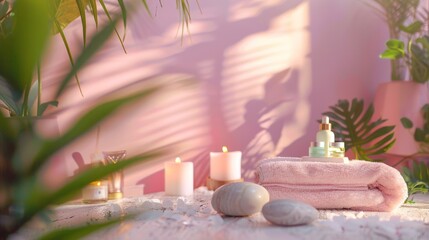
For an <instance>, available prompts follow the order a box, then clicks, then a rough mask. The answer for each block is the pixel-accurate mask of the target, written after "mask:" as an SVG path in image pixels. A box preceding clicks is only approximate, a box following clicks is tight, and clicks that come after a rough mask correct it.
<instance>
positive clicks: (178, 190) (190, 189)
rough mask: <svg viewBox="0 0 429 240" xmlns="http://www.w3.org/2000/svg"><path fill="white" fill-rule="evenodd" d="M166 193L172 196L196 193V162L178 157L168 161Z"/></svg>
mask: <svg viewBox="0 0 429 240" xmlns="http://www.w3.org/2000/svg"><path fill="white" fill-rule="evenodd" d="M164 168H165V178H164V179H165V194H167V195H172V196H189V195H192V194H193V193H194V164H193V163H192V162H182V161H181V160H180V158H176V161H175V162H166V163H165V164H164Z"/></svg>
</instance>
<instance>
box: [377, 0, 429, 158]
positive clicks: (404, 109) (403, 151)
mask: <svg viewBox="0 0 429 240" xmlns="http://www.w3.org/2000/svg"><path fill="white" fill-rule="evenodd" d="M374 3H375V5H374V7H375V9H376V11H377V12H378V13H379V14H381V15H382V16H383V18H384V19H385V21H386V23H387V26H388V29H389V34H390V39H389V40H388V41H387V42H386V49H385V51H384V52H382V53H381V54H380V57H381V58H383V59H388V60H390V62H391V80H392V81H391V82H388V83H384V84H380V85H379V86H378V88H377V90H376V94H375V98H374V107H375V110H376V114H375V117H381V118H383V119H387V121H386V123H385V124H386V125H395V126H396V128H395V135H396V144H395V145H394V146H393V147H392V148H391V149H390V150H389V151H388V153H391V154H397V155H410V154H413V153H415V152H416V151H417V149H418V146H417V144H415V141H413V138H412V136H410V134H409V133H408V130H407V129H405V128H403V127H402V125H401V122H400V119H401V118H402V117H407V118H409V119H411V120H413V122H415V123H416V124H417V125H420V124H422V119H421V117H420V114H419V111H420V108H421V106H423V105H424V104H425V103H426V102H427V100H428V92H427V82H428V81H429V37H428V36H427V35H426V34H427V33H426V29H425V27H424V22H426V21H427V17H426V16H425V14H426V12H425V9H421V7H420V0H374Z"/></svg>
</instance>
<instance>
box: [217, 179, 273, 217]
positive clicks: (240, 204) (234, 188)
mask: <svg viewBox="0 0 429 240" xmlns="http://www.w3.org/2000/svg"><path fill="white" fill-rule="evenodd" d="M269 198H270V196H269V193H268V191H267V190H266V189H265V188H264V187H262V186H261V185H258V184H255V183H250V182H237V183H229V184H226V185H224V186H222V187H220V188H218V189H217V190H216V191H215V192H214V193H213V197H212V207H213V209H214V210H216V211H217V212H219V213H222V214H224V215H227V216H236V217H242V216H249V215H252V214H254V213H257V212H260V211H261V209H262V206H264V204H265V203H267V202H268V201H269Z"/></svg>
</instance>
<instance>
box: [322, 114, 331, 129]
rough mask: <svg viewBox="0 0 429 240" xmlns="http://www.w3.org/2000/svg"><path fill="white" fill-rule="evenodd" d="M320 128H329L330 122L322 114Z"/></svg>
mask: <svg viewBox="0 0 429 240" xmlns="http://www.w3.org/2000/svg"><path fill="white" fill-rule="evenodd" d="M320 130H331V124H330V123H329V117H328V116H323V117H322V123H321V124H320Z"/></svg>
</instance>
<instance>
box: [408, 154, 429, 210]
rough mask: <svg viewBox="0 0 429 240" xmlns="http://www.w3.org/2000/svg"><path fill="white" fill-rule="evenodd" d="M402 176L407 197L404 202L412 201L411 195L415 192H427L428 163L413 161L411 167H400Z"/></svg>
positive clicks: (428, 187) (428, 186)
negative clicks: (405, 184)
mask: <svg viewBox="0 0 429 240" xmlns="http://www.w3.org/2000/svg"><path fill="white" fill-rule="evenodd" d="M402 176H403V177H404V180H405V182H406V183H407V187H408V198H407V200H406V201H405V202H406V203H414V201H413V197H412V196H413V195H414V194H416V193H427V192H428V190H429V164H425V163H424V162H420V163H419V162H417V161H413V168H412V169H409V168H407V167H403V168H402Z"/></svg>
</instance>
